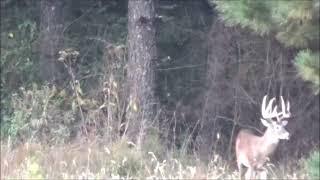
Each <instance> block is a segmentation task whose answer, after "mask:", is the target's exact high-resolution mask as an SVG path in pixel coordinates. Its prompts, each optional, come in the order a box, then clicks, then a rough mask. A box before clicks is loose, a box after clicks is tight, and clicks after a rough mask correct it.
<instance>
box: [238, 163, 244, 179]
mask: <svg viewBox="0 0 320 180" xmlns="http://www.w3.org/2000/svg"><path fill="white" fill-rule="evenodd" d="M237 164H238V169H239V177H240V179H242V174H243V171H242V165H241V163H237Z"/></svg>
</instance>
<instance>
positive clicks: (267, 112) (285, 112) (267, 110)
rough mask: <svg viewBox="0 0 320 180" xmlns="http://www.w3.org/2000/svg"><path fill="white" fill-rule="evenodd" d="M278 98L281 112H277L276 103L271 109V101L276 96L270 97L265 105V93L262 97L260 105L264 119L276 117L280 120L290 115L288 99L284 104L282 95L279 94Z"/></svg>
mask: <svg viewBox="0 0 320 180" xmlns="http://www.w3.org/2000/svg"><path fill="white" fill-rule="evenodd" d="M280 99H281V112H279V113H278V112H277V109H278V106H277V105H275V107H274V108H273V109H272V105H273V102H274V101H275V100H276V98H272V99H271V100H270V101H269V103H268V105H266V101H267V95H265V96H264V97H263V100H262V105H261V114H262V117H263V118H264V119H271V118H277V120H278V121H281V120H282V119H283V118H289V117H290V116H291V114H290V103H289V101H288V102H287V106H286V104H285V102H284V100H283V97H282V96H280ZM280 116H281V117H280Z"/></svg>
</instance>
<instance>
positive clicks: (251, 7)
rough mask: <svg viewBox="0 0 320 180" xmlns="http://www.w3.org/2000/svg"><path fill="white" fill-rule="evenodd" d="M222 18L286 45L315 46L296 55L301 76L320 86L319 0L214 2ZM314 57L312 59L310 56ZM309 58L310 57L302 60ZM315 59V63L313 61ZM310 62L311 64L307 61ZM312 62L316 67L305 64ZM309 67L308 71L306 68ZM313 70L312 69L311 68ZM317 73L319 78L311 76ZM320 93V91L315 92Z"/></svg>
mask: <svg viewBox="0 0 320 180" xmlns="http://www.w3.org/2000/svg"><path fill="white" fill-rule="evenodd" d="M211 2H214V3H215V4H216V9H217V10H218V11H219V12H220V14H221V18H222V19H223V20H224V21H225V22H226V24H228V25H230V26H236V25H240V26H241V27H246V28H249V29H252V30H253V31H255V32H257V33H259V34H261V35H266V34H268V35H273V36H275V38H276V39H277V40H278V41H279V42H281V43H282V44H283V45H284V46H286V47H293V48H299V49H305V48H308V49H312V50H313V51H314V52H310V53H312V54H313V55H311V56H307V54H306V53H305V51H303V52H301V53H299V54H298V57H296V58H295V59H296V63H295V65H296V67H297V69H298V71H299V75H300V76H301V77H302V78H303V79H304V80H306V81H310V82H312V83H313V86H314V87H316V88H318V89H319V73H317V72H319V65H318V64H319V58H314V57H315V56H316V55H319V52H317V51H319V40H320V39H319V38H320V36H319V28H320V27H319V20H320V16H319V6H320V2H319V1H318V0H310V1H256V0H239V1H218V0H217V1H215V0H211ZM311 57H313V58H311ZM303 58H307V59H303ZM311 61H312V62H311ZM307 62H308V63H307ZM306 64H313V65H315V66H306ZM306 69H308V70H306ZM311 69H312V70H311ZM311 76H317V77H311ZM315 92H316V93H319V91H318V90H316V91H315Z"/></svg>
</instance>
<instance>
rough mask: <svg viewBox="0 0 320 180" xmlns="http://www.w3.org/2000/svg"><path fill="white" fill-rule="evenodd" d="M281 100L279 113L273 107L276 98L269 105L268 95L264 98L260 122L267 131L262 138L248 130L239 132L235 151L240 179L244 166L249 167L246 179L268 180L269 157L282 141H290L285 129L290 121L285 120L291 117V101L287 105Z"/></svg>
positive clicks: (276, 108) (276, 107)
mask: <svg viewBox="0 0 320 180" xmlns="http://www.w3.org/2000/svg"><path fill="white" fill-rule="evenodd" d="M280 99H281V111H280V112H278V106H277V105H276V106H275V107H273V103H274V101H275V100H276V98H275V97H274V98H272V99H271V100H270V101H269V103H268V104H267V102H266V101H267V95H265V96H264V97H263V100H262V105H261V115H262V118H260V120H261V123H262V124H263V125H264V126H265V127H267V129H266V130H265V132H264V134H263V135H262V136H257V135H255V134H254V133H253V132H252V131H250V130H248V129H242V130H240V131H239V133H238V135H237V137H236V144H235V150H236V159H237V166H238V169H239V174H240V179H242V177H243V176H242V174H243V172H242V166H245V167H247V171H246V173H245V179H256V178H263V179H266V178H267V172H266V169H265V168H264V165H265V163H266V162H267V161H269V160H270V159H269V156H270V155H272V153H273V152H274V151H275V149H276V147H277V146H278V143H279V141H280V140H289V136H290V134H289V132H288V131H287V130H286V129H285V126H286V125H287V123H288V121H286V120H284V119H285V118H289V117H290V116H291V113H290V103H289V101H287V103H285V102H284V100H283V97H282V96H280ZM272 118H276V120H273V119H272ZM257 175H260V176H258V177H257Z"/></svg>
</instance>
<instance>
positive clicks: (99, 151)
mask: <svg viewBox="0 0 320 180" xmlns="http://www.w3.org/2000/svg"><path fill="white" fill-rule="evenodd" d="M103 144H105V145H103ZM1 145H2V146H1V179H13V178H14V179H16V178H19V179H44V178H50V179H110V178H113V179H129V178H143V179H186V178H188V179H237V178H238V173H237V171H236V170H235V169H232V168H230V167H231V166H230V163H231V162H229V163H228V162H226V161H224V160H223V159H222V158H221V157H220V156H218V155H216V156H214V158H213V159H212V160H211V161H209V163H204V162H201V161H200V160H199V159H197V158H196V157H192V156H181V155H180V156H179V158H175V157H173V155H168V154H167V155H166V158H162V159H159V157H157V155H155V153H154V152H148V151H138V150H137V149H135V147H134V145H132V144H130V143H129V144H128V142H126V141H125V140H122V141H119V142H117V143H112V144H106V143H99V142H98V141H92V142H74V143H72V144H65V145H63V146H54V147H49V146H47V145H41V144H33V143H25V144H22V145H20V146H18V147H16V148H14V149H12V150H11V148H10V147H8V146H7V145H5V144H4V143H2V144H1ZM269 169H270V174H271V176H272V177H270V178H275V179H279V178H281V179H306V178H307V176H306V174H304V173H301V172H303V171H300V170H299V171H292V170H290V166H287V167H286V166H280V168H277V171H274V170H272V169H275V167H272V166H270V168H269ZM286 172H290V173H286Z"/></svg>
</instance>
